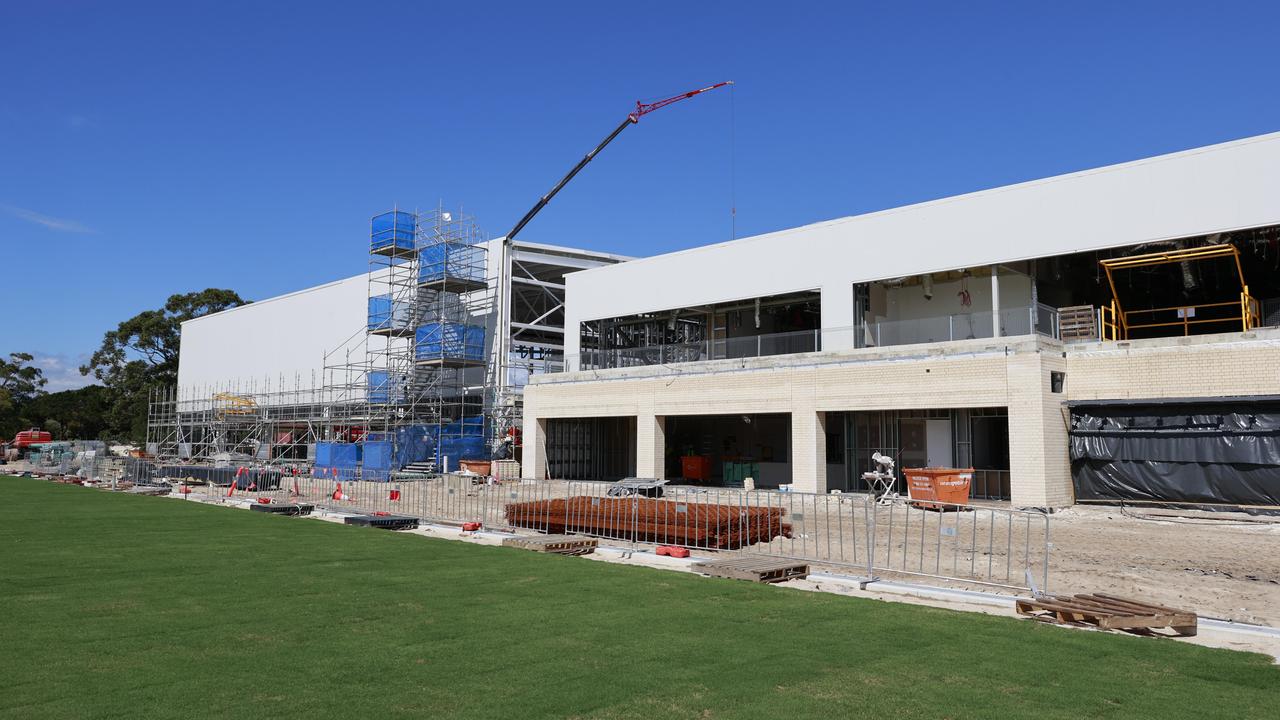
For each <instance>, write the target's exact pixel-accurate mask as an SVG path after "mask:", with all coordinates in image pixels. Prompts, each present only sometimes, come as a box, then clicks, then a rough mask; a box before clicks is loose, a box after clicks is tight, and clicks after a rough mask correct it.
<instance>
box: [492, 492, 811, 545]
mask: <svg viewBox="0 0 1280 720" xmlns="http://www.w3.org/2000/svg"><path fill="white" fill-rule="evenodd" d="M505 512H506V516H507V522H508V523H510V524H511V525H512V526H513V527H522V528H532V529H535V530H540V531H542V532H546V533H552V534H564V533H582V534H587V535H600V536H604V537H610V538H619V539H625V540H637V541H640V542H655V543H661V544H664V545H683V546H686V547H693V548H705V549H710V550H734V549H737V548H742V547H746V546H748V545H751V544H754V543H767V542H769V541H771V540H773V539H774V538H777V537H791V525H790V524H789V523H784V522H783V521H782V518H783V515H784V513H785V512H786V511H785V510H783V509H782V508H773V507H741V506H737V505H714V504H702V503H680V502H674V501H671V500H654V499H650V498H641V497H623V498H615V497H603V498H601V497H584V496H579V497H571V498H564V499H556V500H536V501H533V502H523V503H512V504H510V505H508V506H507V507H506V511H505Z"/></svg>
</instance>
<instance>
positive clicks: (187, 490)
mask: <svg viewBox="0 0 1280 720" xmlns="http://www.w3.org/2000/svg"><path fill="white" fill-rule="evenodd" d="M178 492H179V493H181V494H183V495H190V494H191V486H190V485H182V486H181V487H180V488H179V489H178Z"/></svg>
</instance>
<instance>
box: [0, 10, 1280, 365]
mask: <svg viewBox="0 0 1280 720" xmlns="http://www.w3.org/2000/svg"><path fill="white" fill-rule="evenodd" d="M1277 27H1280V4H1277V3H1275V2H1256V3H1231V2H1217V3H1203V2H1195V3H1190V2H1153V3H1137V2H1134V3H1114V2H1110V3H1007V4H991V3H980V2H979V3H892V2H886V3H854V2H843V3H748V2H735V3H714V2H700V3H691V2H670V3H668V2H646V3H621V4H619V3H608V4H600V3H587V2H581V3H555V2H551V3H527V2H522V3H481V2H475V3H460V2H450V3H439V4H429V3H402V4H394V3H386V4H384V3H380V2H376V1H374V0H367V1H366V2H361V3H350V4H346V5H343V4H337V3H318V2H317V3H303V4H297V5H295V6H292V7H290V6H287V5H286V4H284V3H262V2H227V1H225V0H224V1H220V2H212V3H169V2H165V3H155V4H146V3H129V2H112V3H107V2H96V3H89V2H65V1H61V0H44V1H43V2H39V3H17V2H12V3H5V4H4V7H3V9H0V248H3V252H4V265H3V266H4V267H5V268H6V270H7V272H5V273H4V280H3V282H0V307H3V308H4V311H5V316H6V318H8V322H6V323H5V328H4V330H3V332H2V333H0V352H3V353H8V352H12V351H28V352H33V353H35V354H37V355H38V356H40V358H41V360H42V363H43V364H44V365H45V367H46V369H47V370H49V371H50V373H49V374H50V375H51V376H53V377H54V380H55V382H54V383H52V384H51V388H54V389H56V388H60V387H65V386H67V385H68V384H72V383H75V382H77V377H76V375H75V373H74V370H73V368H74V366H75V365H76V364H77V362H78V361H79V360H81V359H82V358H83V356H84V355H86V354H87V353H89V352H91V351H92V350H93V349H94V348H95V347H96V346H97V345H98V343H99V342H100V341H101V337H102V333H103V332H104V331H106V330H108V329H110V328H112V327H114V325H115V324H116V323H117V322H119V321H120V320H122V319H124V318H127V317H129V316H131V315H133V314H135V313H137V312H139V311H141V310H144V309H147V308H153V307H157V306H159V305H161V304H162V303H163V302H164V300H165V298H166V297H167V296H168V295H170V294H172V293H176V292H187V291H191V290H198V289H202V288H205V287H226V288H232V289H234V290H237V291H238V292H240V293H241V294H242V295H244V296H245V297H247V298H250V299H256V298H264V297H268V296H271V295H275V294H279V293H282V292H287V291H291V290H296V289H299V288H302V287H306V286H308V285H312V284H315V283H318V282H323V281H326V280H331V279H334V278H338V277H344V276H349V275H354V274H357V273H359V272H362V271H363V270H364V269H365V268H366V255H365V249H366V242H367V233H368V220H369V217H370V216H371V215H373V214H374V213H377V212H379V211H381V210H384V209H387V208H390V207H391V206H392V205H394V204H399V205H401V206H405V207H414V206H421V207H426V206H434V205H435V204H436V203H437V202H439V201H443V202H444V203H445V204H446V205H449V206H453V207H457V206H459V205H461V206H462V207H463V208H464V209H465V210H466V211H468V212H470V213H472V214H474V215H476V216H477V218H478V220H479V222H480V224H481V225H482V227H484V228H485V229H486V231H487V232H489V233H490V234H491V235H493V236H497V235H501V234H502V233H503V232H505V231H506V230H507V229H508V228H509V227H510V226H511V225H512V224H513V223H514V222H515V221H516V220H517V219H518V218H519V217H520V216H521V215H522V214H523V213H524V212H525V210H527V209H528V207H529V206H530V205H531V204H532V203H533V202H534V201H536V200H537V198H538V197H539V196H540V195H541V194H542V193H543V192H545V191H546V190H547V189H549V188H550V186H551V185H552V184H553V183H554V182H555V181H556V180H557V179H558V178H559V177H560V176H561V175H562V174H563V173H564V172H565V171H566V170H568V168H569V167H570V166H571V165H572V164H573V163H574V162H576V161H577V159H578V158H579V157H581V156H582V154H584V153H585V152H586V151H588V150H589V149H591V147H593V146H594V145H595V143H596V142H597V141H598V140H600V139H601V138H602V137H603V136H604V135H605V134H606V133H607V132H608V131H609V130H611V129H612V128H613V126H614V125H615V124H616V123H617V122H619V121H620V120H621V118H622V117H623V116H624V115H625V114H626V113H627V112H628V111H629V110H630V108H631V105H632V104H633V103H634V101H635V100H637V99H641V98H643V99H653V98H657V97H662V96H664V95H669V94H674V93H678V92H681V91H683V90H686V89H690V88H693V87H698V86H700V85H703V84H708V83H711V82H715V81H718V80H725V79H732V80H734V81H736V83H737V85H736V86H735V88H734V90H733V92H732V94H730V93H728V92H725V91H716V92H715V93H712V94H708V95H705V96H702V97H699V98H696V99H694V100H691V101H688V102H685V103H680V104H678V105H675V106H673V107H670V108H668V109H665V110H662V111H660V112H658V113H655V114H653V115H649V116H647V117H645V118H644V119H643V120H642V121H641V123H640V124H639V125H638V126H635V127H632V128H630V129H628V130H627V131H626V132H625V133H624V134H623V135H622V136H621V137H620V138H619V139H618V140H617V141H616V142H615V143H614V144H613V145H612V146H610V147H609V148H608V149H607V150H606V151H605V152H604V153H603V154H601V155H600V156H599V157H598V158H597V159H596V161H595V162H594V163H593V164H592V165H591V166H590V167H589V168H588V169H587V170H586V171H584V172H583V173H582V174H581V175H579V176H578V178H577V179H576V180H575V181H574V182H573V183H572V184H571V185H570V186H569V187H568V188H567V189H566V190H565V191H564V192H563V193H562V194H561V195H560V196H559V197H558V198H557V199H556V200H555V201H554V202H553V203H552V204H551V205H550V206H549V207H548V208H547V209H546V210H544V211H543V213H542V214H541V215H540V216H539V217H538V218H537V220H535V221H534V222H533V223H532V224H531V225H530V226H529V227H528V228H527V229H526V230H525V231H524V232H523V233H522V237H523V238H524V239H526V240H530V241H541V242H550V243H560V244H567V245H579V246H584V247H590V248H595V249H600V250H607V251H614V252H619V253H626V254H634V255H647V254H654V253H659V252H664V251H669V250H676V249H681V248H687V247H691V246H696V245H701V244H706V243H710V242H716V241H720V240H725V239H727V238H728V237H729V233H730V222H729V209H730V203H731V197H732V198H736V204H737V208H738V215H737V234H738V236H739V237H742V236H746V235H751V234H757V233H761V232H766V231H770V230H776V229H780V228H786V227H791V226H795V225H800V224H804V223H809V222H814V221H819V220H824V219H830V218H834V217H840V216H845V215H852V214H857V213H862V212H867V211H872V210H877V209H882V208H886V207H893V206H897V205H902V204H907V203H912V202H918V201H923V200H928V199H932V198H937V197H944V196H947V195H953V194H957V193H962V192H968V191H972V190H979V189H982V188H988V187H993V186H998V185H1003V184H1007V183H1011V182H1017V181H1022V180H1029V179H1034V178H1038V177H1044V176H1048V175H1054V174H1059V173H1063V172H1070V171H1074V170H1081V169H1085V168H1089V167H1095V166H1099V165H1106V164H1111V163H1116V162H1122V161H1126V160H1133V159H1136V158H1141V157H1145V156H1150V155H1155V154H1159V153H1165V152H1171V151H1176V150H1182V149H1186V148H1190V147H1195V146H1199V145H1206V144H1210V143H1215V142H1221V141H1225V140H1231V139H1235V138H1240V137H1245V136H1249V135H1256V134H1260V133H1265V132H1271V131H1275V130H1280V95H1278V94H1277V93H1276V92H1275V89H1276V88H1277V87H1280V60H1278V59H1277V55H1276V49H1275V29H1276V28H1277ZM731 127H732V129H733V132H732V136H733V139H734V142H733V143H731V142H730V138H731V132H730V130H731ZM731 168H732V172H731ZM17 317H23V318H27V320H24V321H22V322H14V319H15V318H17Z"/></svg>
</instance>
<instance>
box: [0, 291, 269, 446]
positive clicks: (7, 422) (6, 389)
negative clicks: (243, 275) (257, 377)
mask: <svg viewBox="0 0 1280 720" xmlns="http://www.w3.org/2000/svg"><path fill="white" fill-rule="evenodd" d="M246 304H248V301H246V300H244V299H243V298H241V297H240V296H239V295H238V294H236V293H235V292H234V291H232V290H223V289H218V288H208V289H206V290H202V291H200V292H194V293H185V294H180V295H173V296H171V297H170V298H169V299H168V300H167V301H166V302H165V304H164V306H163V307H161V308H157V309H155V310H146V311H144V312H141V313H138V314H137V315H135V316H133V317H131V318H129V319H128V320H125V321H124V322H121V323H120V324H119V325H118V326H117V327H116V328H115V329H114V330H108V331H107V333H106V334H105V335H104V336H103V338H102V344H101V345H100V346H99V347H98V349H97V350H96V351H95V352H94V353H93V355H92V356H91V357H90V358H89V361H88V362H87V363H86V364H85V365H83V366H81V367H80V374H81V375H84V376H88V377H92V378H93V379H94V380H95V381H96V383H95V384H93V385H87V386H85V387H82V388H78V389H75V390H63V391H61V392H52V393H51V392H46V391H45V389H44V388H45V386H46V385H47V384H48V380H47V379H46V378H45V377H44V371H43V370H42V369H41V368H39V367H36V366H34V365H33V364H32V362H33V360H34V357H33V356H32V355H31V354H30V353H25V352H13V353H9V356H8V359H4V358H0V439H10V438H12V437H13V435H14V434H15V433H17V432H18V431H20V430H25V429H28V428H32V427H39V428H41V429H43V430H48V431H49V432H51V433H53V436H54V439H57V440H63V439H81V440H109V441H118V442H129V443H134V444H141V443H143V442H145V441H146V435H147V403H148V401H149V398H150V395H151V392H152V391H153V390H160V389H165V388H169V387H172V386H173V385H175V384H177V381H178V350H179V347H180V344H181V340H182V333H181V329H182V323H184V322H186V321H187V320H193V319H195V318H198V317H201V316H203V315H208V314H210V313H215V312H220V311H222V310H227V309H230V308H234V307H239V306H241V305H246Z"/></svg>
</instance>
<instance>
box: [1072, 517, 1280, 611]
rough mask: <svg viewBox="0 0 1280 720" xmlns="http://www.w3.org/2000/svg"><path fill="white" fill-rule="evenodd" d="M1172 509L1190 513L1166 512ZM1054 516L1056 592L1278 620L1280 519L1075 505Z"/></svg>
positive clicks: (1279, 609)
mask: <svg viewBox="0 0 1280 720" xmlns="http://www.w3.org/2000/svg"><path fill="white" fill-rule="evenodd" d="M1173 514H1178V515H1186V516H1188V517H1177V518H1172V517H1164V516H1165V515H1173ZM1051 523H1052V536H1051V542H1052V543H1053V548H1052V558H1053V559H1052V564H1051V570H1050V579H1051V582H1052V589H1053V591H1054V592H1057V593H1071V592H1109V593H1113V594H1116V595H1124V596H1131V597H1147V598H1150V599H1151V600H1152V601H1153V602H1157V603H1162V604H1167V605H1171V606H1173V607H1185V608H1187V609H1190V610H1194V611H1196V612H1198V613H1200V614H1201V615H1204V616H1208V617H1217V618H1222V619H1228V620H1235V621H1237V622H1250V623H1260V624H1264V625H1271V626H1280V552H1278V551H1280V519H1268V518H1257V517H1250V516H1247V515H1236V514H1225V513H1204V514H1200V513H1185V514H1184V513H1175V512H1174V511H1163V510H1162V511H1154V510H1144V509H1128V510H1126V511H1125V512H1124V513H1122V512H1121V511H1120V509H1119V508H1112V507H1106V508H1103V507H1085V506H1077V507H1073V508H1069V509H1067V510H1063V511H1060V512H1058V513H1055V514H1054V515H1053V518H1052V520H1051Z"/></svg>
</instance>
